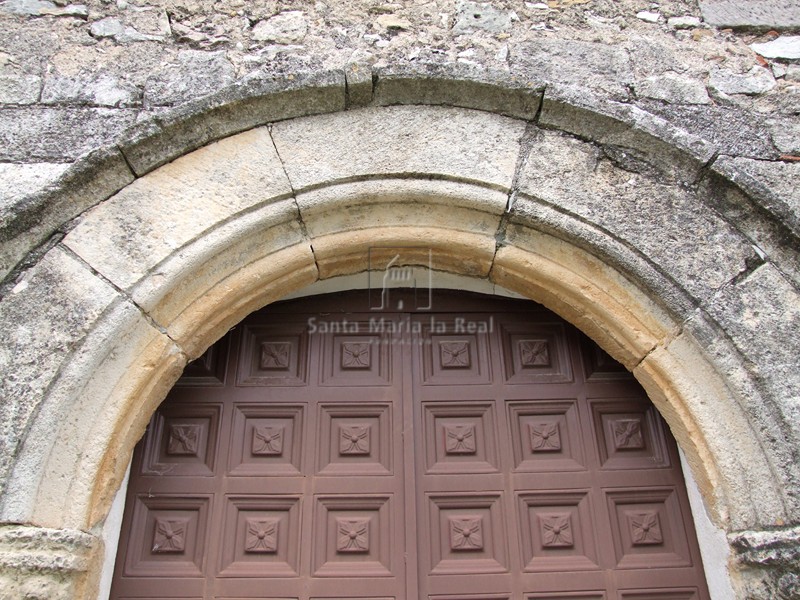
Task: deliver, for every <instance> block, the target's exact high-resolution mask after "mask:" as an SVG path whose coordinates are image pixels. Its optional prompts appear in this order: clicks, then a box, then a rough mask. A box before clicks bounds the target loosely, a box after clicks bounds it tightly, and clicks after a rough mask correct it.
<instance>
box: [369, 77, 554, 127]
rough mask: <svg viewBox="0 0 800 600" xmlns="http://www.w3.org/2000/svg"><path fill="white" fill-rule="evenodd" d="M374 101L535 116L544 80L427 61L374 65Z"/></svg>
mask: <svg viewBox="0 0 800 600" xmlns="http://www.w3.org/2000/svg"><path fill="white" fill-rule="evenodd" d="M375 75H376V82H375V93H374V100H373V103H374V104H377V105H392V104H441V105H447V106H460V107H463V108H477V109H480V110H489V111H491V112H495V113H498V114H501V115H508V116H511V117H517V118H521V119H533V118H534V117H535V116H536V113H537V112H538V110H539V105H540V103H541V98H542V92H543V90H544V83H542V82H541V81H539V80H535V79H526V78H524V77H515V76H510V75H508V74H507V73H500V72H497V71H492V70H488V69H482V68H474V67H470V66H467V65H438V64H424V65H419V66H410V65H403V66H392V67H380V68H376V69H375Z"/></svg>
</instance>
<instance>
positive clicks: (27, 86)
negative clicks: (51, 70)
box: [0, 67, 42, 104]
mask: <svg viewBox="0 0 800 600" xmlns="http://www.w3.org/2000/svg"><path fill="white" fill-rule="evenodd" d="M41 90H42V78H41V77H40V76H39V75H35V74H27V73H25V72H23V71H20V70H18V69H14V68H9V67H0V104H35V103H36V102H38V101H39V94H40V93H41Z"/></svg>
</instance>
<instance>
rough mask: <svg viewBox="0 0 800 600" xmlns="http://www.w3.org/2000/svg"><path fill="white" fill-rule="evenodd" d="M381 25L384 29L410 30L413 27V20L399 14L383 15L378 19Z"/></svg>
mask: <svg viewBox="0 0 800 600" xmlns="http://www.w3.org/2000/svg"><path fill="white" fill-rule="evenodd" d="M376 22H377V24H378V26H379V27H383V28H384V29H399V30H400V31H408V30H409V29H411V21H409V20H408V19H403V18H402V17H398V16H397V15H381V16H379V17H378V19H377V21H376Z"/></svg>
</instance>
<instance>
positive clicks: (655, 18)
mask: <svg viewBox="0 0 800 600" xmlns="http://www.w3.org/2000/svg"><path fill="white" fill-rule="evenodd" d="M636 18H637V19H641V20H642V21H646V22H647V23H658V22H659V21H660V20H661V14H660V13H657V12H650V11H648V10H642V11H639V12H638V13H636Z"/></svg>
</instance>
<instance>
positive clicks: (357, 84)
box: [344, 62, 372, 108]
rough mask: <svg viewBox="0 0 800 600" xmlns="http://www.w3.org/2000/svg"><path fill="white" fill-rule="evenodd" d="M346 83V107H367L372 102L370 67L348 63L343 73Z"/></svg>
mask: <svg viewBox="0 0 800 600" xmlns="http://www.w3.org/2000/svg"><path fill="white" fill-rule="evenodd" d="M344 74H345V80H346V81H347V106H348V108H354V107H357V106H367V105H368V104H369V103H370V102H372V66H371V65H368V64H366V63H357V62H356V63H350V64H348V65H347V67H346V68H345V71H344Z"/></svg>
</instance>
